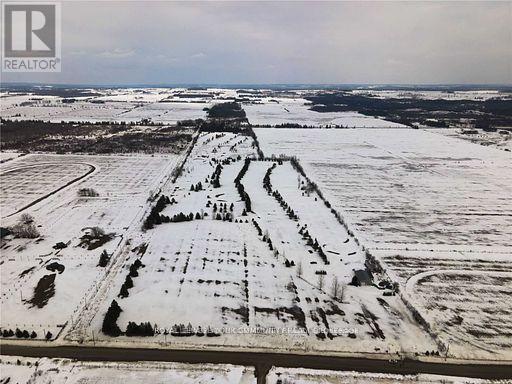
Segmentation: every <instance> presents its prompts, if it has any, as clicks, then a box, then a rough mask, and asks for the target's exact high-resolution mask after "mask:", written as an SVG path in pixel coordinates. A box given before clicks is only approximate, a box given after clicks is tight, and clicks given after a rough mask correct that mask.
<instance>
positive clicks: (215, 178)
mask: <svg viewBox="0 0 512 384" xmlns="http://www.w3.org/2000/svg"><path fill="white" fill-rule="evenodd" d="M221 172H222V165H220V164H217V166H216V167H215V171H213V174H212V177H211V178H210V179H211V181H210V183H211V184H212V185H213V188H220V174H221Z"/></svg>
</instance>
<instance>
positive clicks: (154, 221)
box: [142, 195, 176, 229]
mask: <svg viewBox="0 0 512 384" xmlns="http://www.w3.org/2000/svg"><path fill="white" fill-rule="evenodd" d="M169 204H176V200H175V199H174V197H173V199H172V200H170V199H169V196H164V195H161V196H160V198H159V199H158V200H157V202H156V204H155V206H154V207H153V208H151V212H150V213H149V216H148V217H147V218H146V220H144V224H143V225H142V228H143V229H151V228H153V227H154V226H155V225H158V224H162V223H163V222H164V221H163V220H162V215H160V212H162V211H163V210H164V208H165V207H166V206H167V205H169Z"/></svg>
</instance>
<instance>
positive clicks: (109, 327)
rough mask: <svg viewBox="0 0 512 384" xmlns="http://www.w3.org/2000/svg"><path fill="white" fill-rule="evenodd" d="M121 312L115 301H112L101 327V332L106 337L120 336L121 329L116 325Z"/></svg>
mask: <svg viewBox="0 0 512 384" xmlns="http://www.w3.org/2000/svg"><path fill="white" fill-rule="evenodd" d="M122 311H123V310H122V309H121V307H120V306H119V304H117V301H115V300H112V303H111V304H110V307H109V308H108V310H107V313H106V314H105V317H104V318H103V325H102V327H101V331H102V332H103V333H104V334H105V335H108V336H112V337H117V336H119V335H120V334H121V329H120V328H119V326H118V325H117V319H118V318H119V315H120V314H121V312H122Z"/></svg>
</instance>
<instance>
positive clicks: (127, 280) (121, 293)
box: [118, 259, 144, 299]
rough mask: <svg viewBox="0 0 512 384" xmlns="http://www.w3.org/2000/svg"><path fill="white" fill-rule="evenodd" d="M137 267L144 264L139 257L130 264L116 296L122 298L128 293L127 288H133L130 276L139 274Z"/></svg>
mask: <svg viewBox="0 0 512 384" xmlns="http://www.w3.org/2000/svg"><path fill="white" fill-rule="evenodd" d="M139 268H144V264H142V262H141V261H140V259H136V260H135V261H134V262H133V264H132V265H130V272H129V273H128V274H127V275H126V278H125V280H124V283H123V285H121V290H120V291H119V295H118V297H120V298H122V299H124V298H126V297H128V296H129V295H130V293H129V291H128V290H129V289H131V288H133V279H132V277H137V276H139Z"/></svg>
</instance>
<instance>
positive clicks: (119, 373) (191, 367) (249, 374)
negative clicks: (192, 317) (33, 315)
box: [0, 356, 256, 384]
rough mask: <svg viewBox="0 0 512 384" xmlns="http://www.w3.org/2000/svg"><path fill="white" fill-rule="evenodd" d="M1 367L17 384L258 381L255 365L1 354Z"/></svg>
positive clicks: (2, 377) (0, 374)
mask: <svg viewBox="0 0 512 384" xmlns="http://www.w3.org/2000/svg"><path fill="white" fill-rule="evenodd" d="M18 362H19V365H18ZM0 368H1V369H0V382H1V383H18V384H31V383H48V384H50V383H52V384H61V383H66V384H94V383H111V384H117V383H119V384H121V383H130V384H139V383H140V384H144V383H148V382H150V383H155V384H164V383H173V384H209V383H219V384H250V383H256V378H255V376H254V369H253V368H249V367H241V366H236V365H223V364H215V365H214V364H180V363H164V362H158V363H156V362H154V363H153V362H144V363H100V362H98V363H92V362H76V361H72V360H65V359H46V358H44V359H29V358H18V357H13V356H2V360H1V363H0Z"/></svg>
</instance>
